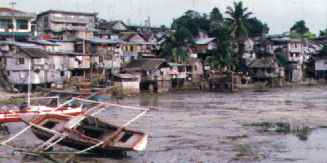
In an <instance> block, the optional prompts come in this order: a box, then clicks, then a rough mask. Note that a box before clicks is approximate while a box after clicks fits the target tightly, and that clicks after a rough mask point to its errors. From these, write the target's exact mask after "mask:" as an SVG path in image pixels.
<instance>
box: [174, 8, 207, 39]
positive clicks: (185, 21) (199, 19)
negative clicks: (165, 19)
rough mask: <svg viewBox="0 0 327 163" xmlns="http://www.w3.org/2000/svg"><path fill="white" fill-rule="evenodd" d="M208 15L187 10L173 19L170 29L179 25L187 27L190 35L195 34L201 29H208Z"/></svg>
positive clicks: (179, 26) (177, 27)
mask: <svg viewBox="0 0 327 163" xmlns="http://www.w3.org/2000/svg"><path fill="white" fill-rule="evenodd" d="M207 17H208V16H207V15H205V14H203V15H201V14H200V13H199V12H196V11H193V10H188V11H186V12H185V13H184V15H182V16H181V17H179V18H177V19H175V20H174V21H173V23H172V29H175V30H177V29H179V28H181V27H184V28H187V29H188V30H189V31H190V32H191V33H192V36H197V35H198V34H199V32H200V31H201V30H203V31H208V30H209V20H208V18H207Z"/></svg>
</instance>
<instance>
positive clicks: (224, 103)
mask: <svg viewBox="0 0 327 163" xmlns="http://www.w3.org/2000/svg"><path fill="white" fill-rule="evenodd" d="M326 89H327V87H324V86H319V87H301V88H283V89H275V90H272V91H269V92H261V93H259V92H253V91H245V92H241V93H239V94H223V93H201V92H188V93H170V94H166V95H160V96H154V95H143V96H140V97H134V98H125V99H123V100H120V101H119V103H121V104H128V105H141V106H149V105H150V106H156V107H157V108H158V111H154V112H150V113H149V114H147V115H146V116H145V117H143V119H141V120H140V121H138V122H137V123H135V124H133V125H132V126H131V127H132V128H137V129H142V130H143V131H145V132H147V133H149V135H150V138H149V144H148V148H147V150H146V151H145V152H142V153H128V156H127V157H124V158H121V159H112V158H85V157H82V158H78V160H80V161H82V162H103V163H107V162H108V163H109V162H110V163H111V162H114V163H134V162H136V163H144V162H146V163H148V162H149V163H150V162H155V163H157V162H158V163H170V162H171V163H175V162H177V163H188V162H196V163H198V162H215V163H216V162H222V163H225V162H226V163H227V162H233V163H234V162H235V163H248V162H269V163H270V162H285V163H286V162H301V163H302V162H313V163H315V162H317V163H320V162H324V161H326V160H327V155H326V154H325V153H326V152H327V143H326V142H327V130H326V129H316V128H319V127H321V126H327V91H325V90H326ZM118 112H119V113H118ZM132 115H135V113H130V112H127V111H123V110H119V111H107V112H105V113H104V114H101V115H100V117H101V118H104V119H106V120H107V121H110V122H114V123H117V124H122V123H124V121H123V120H124V118H128V117H132ZM108 117H110V118H108ZM111 117H113V118H111ZM259 122H274V123H275V122H284V123H289V124H290V125H291V126H292V128H296V127H302V126H305V127H309V128H312V129H316V130H313V131H312V132H311V133H310V135H309V136H308V140H306V141H301V140H299V139H298V138H297V137H296V136H295V135H294V134H292V133H289V134H287V133H283V134H281V133H274V132H258V130H257V128H255V127H253V126H250V125H248V124H252V123H259ZM20 127H22V126H17V125H10V130H11V131H12V132H15V131H18V129H19V128H20ZM24 139H25V140H24ZM324 141H325V142H324ZM18 142H19V144H25V143H26V144H31V145H33V143H34V144H37V143H39V142H37V140H36V139H35V138H33V136H32V134H29V136H28V140H26V138H22V140H20V141H18ZM0 154H1V156H3V157H5V158H1V157H0V162H9V161H10V162H27V161H26V160H23V159H22V158H21V155H19V154H15V155H12V154H11V153H10V152H9V151H8V150H5V149H2V150H0ZM58 159H59V158H58ZM32 162H44V160H41V161H35V160H34V161H32Z"/></svg>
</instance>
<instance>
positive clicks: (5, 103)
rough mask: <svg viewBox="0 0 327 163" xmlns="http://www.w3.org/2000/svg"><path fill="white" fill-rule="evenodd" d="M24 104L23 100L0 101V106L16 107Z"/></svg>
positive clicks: (24, 100)
mask: <svg viewBox="0 0 327 163" xmlns="http://www.w3.org/2000/svg"><path fill="white" fill-rule="evenodd" d="M24 102H26V99H25V98H10V99H6V100H0V105H18V104H23V103H24Z"/></svg>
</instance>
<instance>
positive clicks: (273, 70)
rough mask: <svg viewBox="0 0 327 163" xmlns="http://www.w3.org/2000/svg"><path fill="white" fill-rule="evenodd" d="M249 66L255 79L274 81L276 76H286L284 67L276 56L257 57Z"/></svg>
mask: <svg viewBox="0 0 327 163" xmlns="http://www.w3.org/2000/svg"><path fill="white" fill-rule="evenodd" d="M249 68H250V72H251V73H250V74H251V77H252V79H253V80H254V81H272V79H274V78H279V77H284V69H283V68H282V67H280V66H279V64H278V62H277V60H276V58H274V57H263V58H258V59H255V60H254V61H253V62H252V63H251V64H250V65H249Z"/></svg>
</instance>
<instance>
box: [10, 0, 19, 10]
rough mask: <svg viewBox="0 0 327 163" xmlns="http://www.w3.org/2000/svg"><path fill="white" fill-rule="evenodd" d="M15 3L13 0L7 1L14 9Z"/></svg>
mask: <svg viewBox="0 0 327 163" xmlns="http://www.w3.org/2000/svg"><path fill="white" fill-rule="evenodd" d="M16 4H17V3H16V2H15V1H11V2H10V3H9V5H10V6H11V8H12V9H15V6H16Z"/></svg>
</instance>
